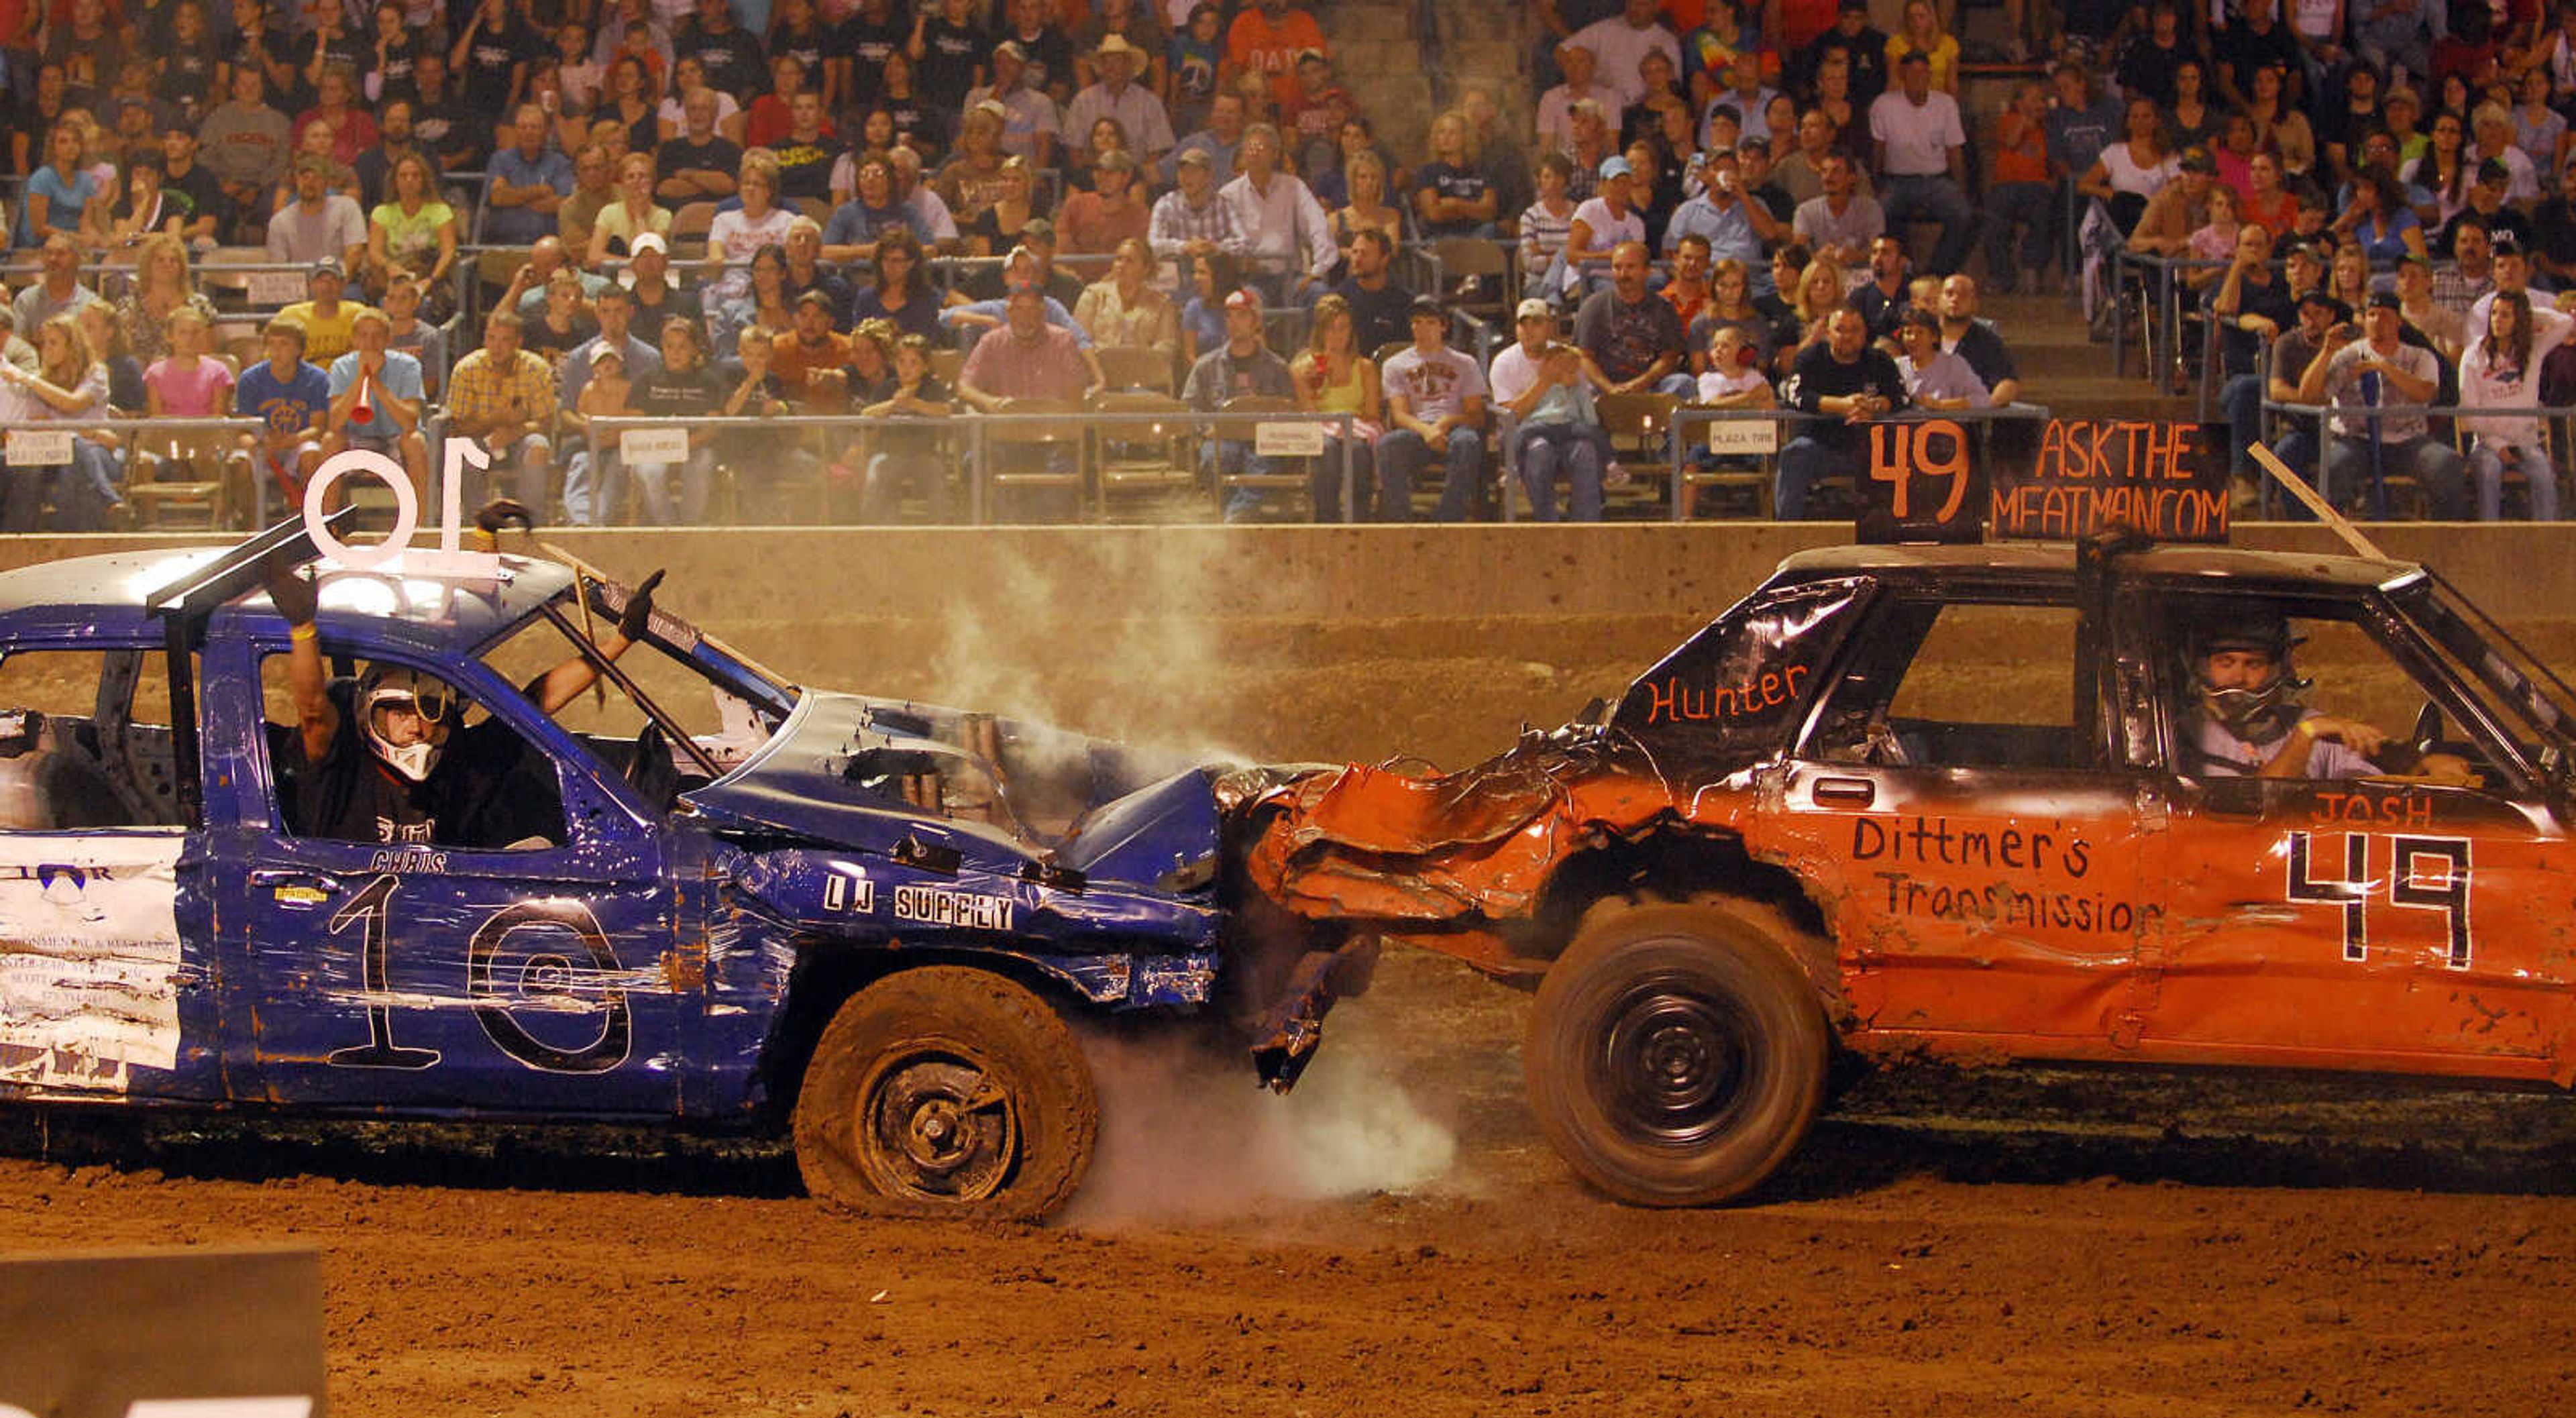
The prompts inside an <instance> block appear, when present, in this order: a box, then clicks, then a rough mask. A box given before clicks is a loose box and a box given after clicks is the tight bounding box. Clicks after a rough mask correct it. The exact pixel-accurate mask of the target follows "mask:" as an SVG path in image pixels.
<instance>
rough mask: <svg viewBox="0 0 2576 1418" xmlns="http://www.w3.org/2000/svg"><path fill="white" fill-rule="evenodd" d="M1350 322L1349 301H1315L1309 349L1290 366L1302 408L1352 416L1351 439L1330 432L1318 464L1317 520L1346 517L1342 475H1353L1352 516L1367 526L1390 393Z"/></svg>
mask: <svg viewBox="0 0 2576 1418" xmlns="http://www.w3.org/2000/svg"><path fill="white" fill-rule="evenodd" d="M1354 330H1355V327H1354V325H1353V324H1352V321H1351V307H1350V302H1348V301H1346V300H1344V299H1342V298H1341V297H1340V296H1338V295H1327V296H1325V297H1323V298H1322V299H1320V300H1318V301H1316V302H1315V310H1314V323H1313V328H1312V330H1311V333H1310V334H1309V337H1308V340H1307V345H1306V349H1305V351H1304V352H1303V353H1301V354H1299V355H1298V356H1297V358H1296V359H1295V360H1293V361H1291V362H1290V364H1289V367H1288V373H1289V376H1290V378H1291V379H1292V380H1293V381H1294V382H1295V384H1296V389H1297V407H1299V408H1301V409H1304V410H1307V411H1308V412H1311V413H1328V414H1349V415H1351V416H1352V420H1351V426H1350V432H1349V436H1348V437H1347V438H1346V437H1344V436H1343V434H1342V432H1341V431H1340V430H1339V429H1333V430H1330V431H1329V433H1328V436H1329V437H1330V438H1331V440H1332V451H1329V452H1327V453H1325V454H1324V456H1322V457H1321V458H1318V459H1316V460H1315V466H1314V489H1313V491H1314V502H1315V520H1316V521H1318V522H1329V521H1333V520H1335V519H1336V517H1337V516H1338V515H1339V514H1340V513H1341V511H1342V509H1343V506H1344V502H1345V499H1344V497H1343V484H1342V470H1343V467H1344V466H1345V459H1347V466H1348V468H1349V470H1350V483H1349V498H1348V504H1349V508H1350V512H1351V514H1352V515H1353V516H1354V517H1356V518H1357V519H1358V520H1361V521H1366V520H1368V518H1369V515H1370V504H1371V503H1372V502H1373V501H1374V500H1375V498H1374V494H1375V489H1376V482H1377V472H1376V469H1377V460H1376V456H1375V455H1376V448H1377V441H1378V440H1379V439H1380V438H1383V437H1384V436H1385V435H1386V426H1385V421H1384V418H1385V415H1384V409H1385V390H1384V386H1383V384H1382V383H1381V381H1380V376H1379V373H1378V368H1377V362H1376V361H1375V360H1372V359H1370V358H1369V356H1368V353H1367V352H1366V351H1365V350H1363V349H1362V348H1361V347H1360V342H1359V339H1358V337H1357V335H1356V334H1355V333H1354Z"/></svg>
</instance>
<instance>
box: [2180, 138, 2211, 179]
mask: <svg viewBox="0 0 2576 1418" xmlns="http://www.w3.org/2000/svg"><path fill="white" fill-rule="evenodd" d="M2182 170H2183V171H2185V172H2206V173H2213V174H2214V173H2216V172H2217V171H2218V159H2216V158H2214V157H2211V156H2210V155H2209V149H2207V148H2204V147H2200V146H2198V145H2197V144H2195V145H2193V146H2191V147H2188V148H2185V149H2183V150H2182Z"/></svg>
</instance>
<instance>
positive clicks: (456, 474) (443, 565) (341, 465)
mask: <svg viewBox="0 0 2576 1418" xmlns="http://www.w3.org/2000/svg"><path fill="white" fill-rule="evenodd" d="M442 457H443V466H442V467H441V469H440V472H439V482H440V484H441V487H440V499H439V500H440V512H441V521H440V524H439V529H438V546H437V549H435V550H431V549H429V548H426V547H421V548H415V547H413V546H412V545H411V539H412V536H413V534H414V533H416V532H418V531H419V530H420V498H419V495H418V494H416V493H414V492H413V491H412V486H411V475H410V474H409V473H407V472H405V471H404V470H403V465H402V464H400V463H398V462H396V461H394V460H393V459H392V458H390V457H388V456H386V455H385V454H382V453H379V452H376V451H375V450H373V449H368V448H351V449H348V450H346V451H344V452H340V453H334V454H332V455H331V456H330V457H329V458H326V459H324V460H323V463H322V466H321V467H320V468H319V469H317V470H316V471H315V472H314V474H313V480H312V481H311V482H310V483H308V484H306V485H305V488H304V530H305V531H306V532H307V533H309V534H310V535H311V536H312V538H313V549H314V550H315V551H317V552H320V553H321V554H322V556H323V557H324V558H325V559H326V560H328V561H331V562H334V563H336V564H337V565H339V566H341V567H343V568H346V569H348V570H351V571H379V572H385V573H388V574H408V575H417V576H466V577H494V576H498V575H499V574H500V572H501V558H500V557H499V556H497V555H495V554H494V553H491V552H485V551H467V550H465V549H464V547H463V546H462V544H461V543H462V541H463V537H464V523H465V478H466V473H467V470H469V469H471V470H472V471H474V472H477V473H480V472H485V471H488V470H489V469H490V468H491V466H492V455H491V454H490V453H488V452H486V451H484V448H483V445H482V444H480V443H477V442H476V441H474V440H473V439H470V438H450V439H448V440H446V443H445V449H444V453H443V455H442ZM361 473H364V474H368V475H370V476H373V477H374V478H375V479H376V480H377V481H378V482H381V483H383V484H384V485H385V487H386V488H387V489H388V490H390V491H391V492H392V493H393V495H394V526H393V530H392V531H391V532H388V533H386V534H385V539H384V540H383V541H381V542H377V543H374V544H373V545H369V546H352V545H350V544H349V543H347V542H344V541H342V540H340V539H339V538H338V537H335V536H333V535H332V534H331V529H330V527H329V526H328V525H327V524H326V523H325V521H324V515H325V513H326V512H327V511H328V509H329V507H330V503H331V492H332V490H333V489H334V488H336V487H338V486H339V485H340V483H341V482H342V481H343V480H344V479H347V478H349V477H352V476H355V475H357V474H361Z"/></svg>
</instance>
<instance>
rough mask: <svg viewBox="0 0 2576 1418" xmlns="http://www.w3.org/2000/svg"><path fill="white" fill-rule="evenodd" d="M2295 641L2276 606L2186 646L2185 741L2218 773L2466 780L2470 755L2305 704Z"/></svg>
mask: <svg viewBox="0 0 2576 1418" xmlns="http://www.w3.org/2000/svg"><path fill="white" fill-rule="evenodd" d="M2296 643H2297V642H2296V640H2295V639H2294V637H2293V636H2292V635H2291V634H2290V624H2289V622H2288V621H2287V620H2286V619H2284V618H2283V617H2282V616H2281V614H2280V613H2279V612H2277V611H2274V610H2271V609H2270V608H2268V607H2262V606H2247V607H2238V608H2235V609H2232V610H2229V611H2227V612H2225V613H2223V614H2221V615H2218V616H2216V617H2214V618H2212V620H2211V621H2210V622H2209V623H2208V624H2206V625H2204V626H2202V627H2200V628H2199V629H2198V630H2196V631H2195V632H2194V633H2193V634H2192V636H2191V639H2190V648H2189V650H2188V651H2187V652H2186V660H2187V664H2186V668H2187V670H2188V673H2189V674H2190V677H2191V692H2192V701H2191V706H2190V707H2191V711H2192V712H2191V713H2189V714H2187V715H2186V716H2185V724H2184V727H2185V732H2186V733H2187V734H2188V735H2189V746H2190V748H2191V749H2192V751H2193V753H2194V755H2195V756H2196V757H2198V759H2199V760H2200V763H2201V770H2202V771H2203V772H2204V773H2207V774H2209V775H2210V776H2212V777H2220V778H2243V777H2252V778H2382V777H2405V778H2413V779H2420V780H2424V781H2428V782H2437V783H2455V784H2470V783H2475V782H2476V781H2477V775H2476V773H2475V772H2474V771H2473V770H2472V769H2471V767H2470V765H2469V762H2468V760H2467V759H2464V758H2462V757H2460V756H2459V755H2457V754H2452V753H2437V752H2433V751H2431V749H2430V745H2418V744H2408V743H2405V742H2402V741H2399V740H2396V739H2392V738H2391V737H2389V735H2388V734H2386V733H2384V732H2382V731H2381V730H2380V729H2379V728H2377V727H2376V726H2374V725H2372V724H2368V723H2365V722H2363V721H2362V720H2359V719H2344V718H2337V717H2335V716H2334V715H2331V714H2321V713H2318V712H2317V711H2316V710H2314V709H2310V708H2308V707H2307V706H2306V705H2305V704H2304V703H2302V702H2301V698H2302V696H2303V695H2304V694H2305V693H2306V692H2307V689H2308V686H2309V683H2310V682H2309V681H2307V680H2304V679H2301V678H2299V672H2298V667H2297V666H2296V665H2295V664H2294V663H2293V662H2292V660H2291V652H2292V649H2293V647H2294V646H2295V644H2296Z"/></svg>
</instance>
